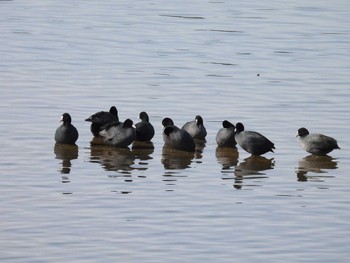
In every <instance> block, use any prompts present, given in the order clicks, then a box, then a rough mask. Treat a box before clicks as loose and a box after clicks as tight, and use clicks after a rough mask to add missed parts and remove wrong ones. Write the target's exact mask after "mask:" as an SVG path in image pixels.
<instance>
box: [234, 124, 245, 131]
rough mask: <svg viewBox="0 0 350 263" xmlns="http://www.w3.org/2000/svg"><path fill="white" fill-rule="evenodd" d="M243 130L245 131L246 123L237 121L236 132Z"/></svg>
mask: <svg viewBox="0 0 350 263" xmlns="http://www.w3.org/2000/svg"><path fill="white" fill-rule="evenodd" d="M242 131H244V125H243V124H242V123H240V122H237V123H236V132H237V133H240V132H242Z"/></svg>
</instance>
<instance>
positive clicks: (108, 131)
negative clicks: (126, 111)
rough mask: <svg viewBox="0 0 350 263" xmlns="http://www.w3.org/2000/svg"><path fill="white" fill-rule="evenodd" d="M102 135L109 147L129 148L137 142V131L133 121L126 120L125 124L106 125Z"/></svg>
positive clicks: (117, 122) (101, 132) (113, 123)
mask: <svg viewBox="0 0 350 263" xmlns="http://www.w3.org/2000/svg"><path fill="white" fill-rule="evenodd" d="M100 135H101V136H102V137H103V138H104V141H105V143H106V144H108V145H111V146H116V147H127V146H129V145H130V144H131V143H132V142H133V141H134V140H135V138H136V131H135V128H134V127H133V122H132V120H130V119H126V120H125V121H124V122H123V123H121V122H119V121H116V122H111V123H109V124H107V125H105V127H104V129H103V130H102V131H100Z"/></svg>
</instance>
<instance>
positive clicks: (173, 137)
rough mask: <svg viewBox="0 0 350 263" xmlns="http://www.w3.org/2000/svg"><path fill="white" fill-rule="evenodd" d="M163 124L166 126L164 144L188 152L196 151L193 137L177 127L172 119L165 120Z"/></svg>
mask: <svg viewBox="0 0 350 263" xmlns="http://www.w3.org/2000/svg"><path fill="white" fill-rule="evenodd" d="M162 124H163V126H164V131H163V140H164V143H166V144H168V145H170V146H171V147H173V148H175V149H178V150H182V151H187V152H194V151H195V148H196V145H195V142H194V140H193V138H192V136H191V135H190V134H189V133H188V132H187V131H186V130H184V129H180V128H178V127H177V126H175V125H174V122H173V121H172V120H171V119H170V118H165V119H163V121H162Z"/></svg>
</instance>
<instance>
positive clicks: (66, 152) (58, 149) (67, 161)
mask: <svg viewBox="0 0 350 263" xmlns="http://www.w3.org/2000/svg"><path fill="white" fill-rule="evenodd" d="M54 153H55V155H56V159H59V160H62V163H61V164H62V168H61V173H62V174H69V173H70V170H71V166H72V164H71V160H74V159H78V145H76V144H74V145H69V144H61V143H56V144H55V147H54ZM62 182H64V183H65V182H69V179H68V178H67V177H62Z"/></svg>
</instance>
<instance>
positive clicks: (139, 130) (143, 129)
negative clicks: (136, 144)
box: [135, 111, 154, 141]
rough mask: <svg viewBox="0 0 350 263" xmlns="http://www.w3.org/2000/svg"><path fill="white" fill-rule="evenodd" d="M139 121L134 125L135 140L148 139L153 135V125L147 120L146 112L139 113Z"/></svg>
mask: <svg viewBox="0 0 350 263" xmlns="http://www.w3.org/2000/svg"><path fill="white" fill-rule="evenodd" d="M139 117H140V119H141V121H140V122H139V123H136V124H135V127H136V140H137V141H150V140H152V138H153V136H154V127H153V125H152V124H151V123H150V122H149V118H148V114H147V113H146V112H144V111H142V112H140V115H139Z"/></svg>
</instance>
